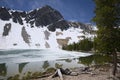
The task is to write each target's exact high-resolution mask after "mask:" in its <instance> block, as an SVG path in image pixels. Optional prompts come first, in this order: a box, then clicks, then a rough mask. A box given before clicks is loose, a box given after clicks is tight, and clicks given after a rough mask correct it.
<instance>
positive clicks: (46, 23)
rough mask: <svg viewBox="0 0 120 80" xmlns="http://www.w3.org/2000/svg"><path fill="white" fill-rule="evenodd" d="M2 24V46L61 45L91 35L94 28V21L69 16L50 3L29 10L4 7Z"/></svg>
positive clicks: (51, 46)
mask: <svg viewBox="0 0 120 80" xmlns="http://www.w3.org/2000/svg"><path fill="white" fill-rule="evenodd" d="M0 24H1V25H0V28H1V29H0V43H1V45H0V48H6V47H8V48H21V47H22V46H24V47H25V46H26V47H27V48H29V47H32V48H36V47H37V48H59V47H61V46H62V45H67V44H70V43H73V42H78V41H79V40H80V39H82V38H83V36H85V37H89V36H90V31H91V30H92V26H91V25H87V24H83V23H80V22H71V21H67V20H65V19H64V18H63V16H62V15H61V14H60V12H59V11H57V10H55V9H53V8H52V7H50V6H48V5H46V6H44V7H42V8H39V9H34V10H32V11H29V12H25V11H18V10H11V9H7V8H5V7H1V8H0ZM15 37H16V38H15ZM68 38H69V39H68ZM3 42H4V43H3ZM14 44H16V45H14ZM26 44H27V45H26ZM3 45H4V47H3Z"/></svg>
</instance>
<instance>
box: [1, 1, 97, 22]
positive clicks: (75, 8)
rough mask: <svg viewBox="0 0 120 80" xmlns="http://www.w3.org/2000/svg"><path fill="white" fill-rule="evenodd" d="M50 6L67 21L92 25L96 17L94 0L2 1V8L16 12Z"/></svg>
mask: <svg viewBox="0 0 120 80" xmlns="http://www.w3.org/2000/svg"><path fill="white" fill-rule="evenodd" d="M45 5H50V6H51V7H52V8H55V9H56V10H58V11H59V12H60V13H61V14H62V15H63V17H64V19H66V20H70V21H79V22H83V23H91V19H92V18H93V17H94V8H95V4H94V2H93V0H0V6H4V7H7V8H11V9H15V10H23V11H30V10H32V9H36V8H41V7H42V6H45Z"/></svg>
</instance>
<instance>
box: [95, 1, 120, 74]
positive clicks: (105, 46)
mask: <svg viewBox="0 0 120 80" xmlns="http://www.w3.org/2000/svg"><path fill="white" fill-rule="evenodd" d="M93 1H94V2H95V4H96V8H95V17H94V18H93V21H94V22H95V23H96V25H97V27H98V32H97V37H96V38H95V49H96V51H98V52H99V53H105V54H112V55H113V75H114V76H115V73H116V71H117V52H120V0H93Z"/></svg>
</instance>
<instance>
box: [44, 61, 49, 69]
mask: <svg viewBox="0 0 120 80" xmlns="http://www.w3.org/2000/svg"><path fill="white" fill-rule="evenodd" d="M49 66H50V65H49V62H48V61H44V64H43V66H42V67H43V68H44V69H46V68H48V67H49Z"/></svg>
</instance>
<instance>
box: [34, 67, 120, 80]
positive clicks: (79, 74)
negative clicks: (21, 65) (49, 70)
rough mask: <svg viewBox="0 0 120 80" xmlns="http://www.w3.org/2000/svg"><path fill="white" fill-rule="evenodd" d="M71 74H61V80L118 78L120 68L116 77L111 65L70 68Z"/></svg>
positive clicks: (112, 79) (113, 79) (50, 79)
mask: <svg viewBox="0 0 120 80" xmlns="http://www.w3.org/2000/svg"><path fill="white" fill-rule="evenodd" d="M70 70H71V72H72V75H65V74H62V77H63V80H120V69H118V71H117V75H116V77H113V75H112V67H110V66H100V67H99V66H97V67H90V68H87V69H86V70H85V69H81V68H74V69H70ZM32 80H61V79H60V77H59V76H57V77H51V76H49V77H45V78H38V79H32Z"/></svg>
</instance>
